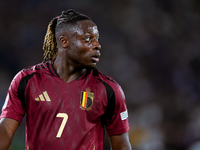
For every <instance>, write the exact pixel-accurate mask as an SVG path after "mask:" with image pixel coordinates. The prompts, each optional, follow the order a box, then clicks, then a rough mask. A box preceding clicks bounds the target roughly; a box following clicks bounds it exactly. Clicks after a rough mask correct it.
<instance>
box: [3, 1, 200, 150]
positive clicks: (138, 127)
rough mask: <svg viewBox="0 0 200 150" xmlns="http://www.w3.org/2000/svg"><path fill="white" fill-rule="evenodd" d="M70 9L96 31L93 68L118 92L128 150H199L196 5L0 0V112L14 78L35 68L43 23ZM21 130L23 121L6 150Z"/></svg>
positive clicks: (199, 13)
mask: <svg viewBox="0 0 200 150" xmlns="http://www.w3.org/2000/svg"><path fill="white" fill-rule="evenodd" d="M69 8H72V9H75V10H76V11H79V12H82V13H84V14H86V15H88V16H89V17H91V18H92V19H93V21H94V22H95V23H96V24H97V26H98V28H99V31H100V39H101V40H100V44H101V46H102V49H101V52H102V57H101V59H100V62H99V64H98V65H97V68H98V69H99V70H100V71H101V72H103V73H104V74H106V75H109V76H112V77H113V78H114V79H115V80H116V81H117V82H118V83H119V84H120V85H121V86H122V88H123V90H124V92H125V95H126V102H127V107H128V112H129V122H130V132H129V136H130V142H131V145H132V147H133V150H200V50H199V47H200V1H199V0H123V1H121V0H101V1H97V0H81V1H78V0H68V1H64V0H59V1H53V0H43V1H40V0H29V1H26V0H22V1H20V2H19V1H15V0H7V1H3V0H0V20H1V21H0V70H1V71H0V106H2V105H3V103H4V99H5V97H6V93H7V89H8V86H9V84H10V82H11V80H12V78H13V77H14V75H15V74H16V73H17V72H18V71H20V70H21V69H22V68H24V67H27V66H30V65H34V64H37V63H40V62H42V60H43V51H42V45H43V39H44V35H45V33H46V29H47V25H48V23H49V22H50V20H51V19H52V18H53V17H55V16H58V15H60V14H61V11H62V10H67V9H69ZM24 132H25V131H24V123H23V124H22V125H21V126H20V128H19V131H18V132H17V134H16V136H15V139H14V142H13V144H12V145H13V146H11V148H10V150H11V149H13V150H17V147H20V146H21V145H22V144H24V137H23V136H24V134H25V133H24ZM20 139H23V140H21V141H20ZM23 146H24V145H23ZM105 147H107V146H105ZM19 149H20V148H19Z"/></svg>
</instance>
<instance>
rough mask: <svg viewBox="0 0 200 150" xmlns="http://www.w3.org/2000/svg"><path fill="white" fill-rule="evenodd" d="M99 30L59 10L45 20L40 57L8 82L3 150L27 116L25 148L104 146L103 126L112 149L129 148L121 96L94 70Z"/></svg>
mask: <svg viewBox="0 0 200 150" xmlns="http://www.w3.org/2000/svg"><path fill="white" fill-rule="evenodd" d="M100 48H101V46H100V44H99V31H98V29H97V26H96V24H95V23H94V22H93V21H92V20H91V19H90V18H89V17H88V16H86V15H84V14H81V13H78V12H75V11H74V10H68V11H63V12H62V14H61V16H59V17H55V18H53V19H52V21H51V22H50V23H49V25H48V29H47V33H46V36H45V40H44V45H43V50H44V61H43V63H40V64H37V65H35V66H31V67H28V68H26V69H23V70H22V71H20V72H19V73H18V74H17V75H16V76H15V77H14V79H13V81H12V82H11V85H10V87H9V90H8V94H7V97H6V100H5V104H4V106H3V108H2V114H1V122H0V150H7V149H8V148H9V146H10V144H11V142H12V139H13V136H14V133H15V131H16V130H17V127H18V126H19V125H20V123H21V121H22V118H23V117H24V115H26V150H66V149H67V150H103V145H104V128H105V129H106V131H107V133H108V135H109V138H110V143H111V147H112V149H113V150H130V149H131V146H130V143H129V138H128V130H129V124H128V114H127V108H126V102H125V97H124V94H123V91H122V89H121V87H120V85H119V84H118V83H116V81H114V80H113V79H112V78H110V77H108V76H105V75H104V74H102V73H101V72H99V71H98V70H97V69H96V68H95V66H96V63H97V62H98V61H99V57H100V55H101V54H100Z"/></svg>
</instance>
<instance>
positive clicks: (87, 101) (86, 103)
mask: <svg viewBox="0 0 200 150" xmlns="http://www.w3.org/2000/svg"><path fill="white" fill-rule="evenodd" d="M90 91H91V90H90V88H86V89H85V91H82V92H81V108H82V109H84V110H85V109H86V110H90V109H91V108H90V107H91V106H92V104H93V99H94V93H91V92H90Z"/></svg>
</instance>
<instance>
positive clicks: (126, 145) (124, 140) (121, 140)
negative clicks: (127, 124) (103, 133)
mask: <svg viewBox="0 0 200 150" xmlns="http://www.w3.org/2000/svg"><path fill="white" fill-rule="evenodd" d="M110 143H111V147H112V150H131V145H130V142H129V137H128V132H126V133H123V134H120V135H113V136H110Z"/></svg>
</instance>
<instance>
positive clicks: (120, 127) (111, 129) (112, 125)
mask: <svg viewBox="0 0 200 150" xmlns="http://www.w3.org/2000/svg"><path fill="white" fill-rule="evenodd" d="M112 88H113V90H114V93H113V98H112V99H113V100H112V101H114V102H112V105H114V106H113V107H114V111H113V114H112V118H111V119H110V120H107V123H106V129H107V133H108V135H109V136H112V135H117V134H123V133H126V132H128V130H129V123H128V111H127V107H126V101H125V96H124V92H123V90H122V88H121V86H120V85H119V84H117V83H116V84H115V85H114V86H112Z"/></svg>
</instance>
